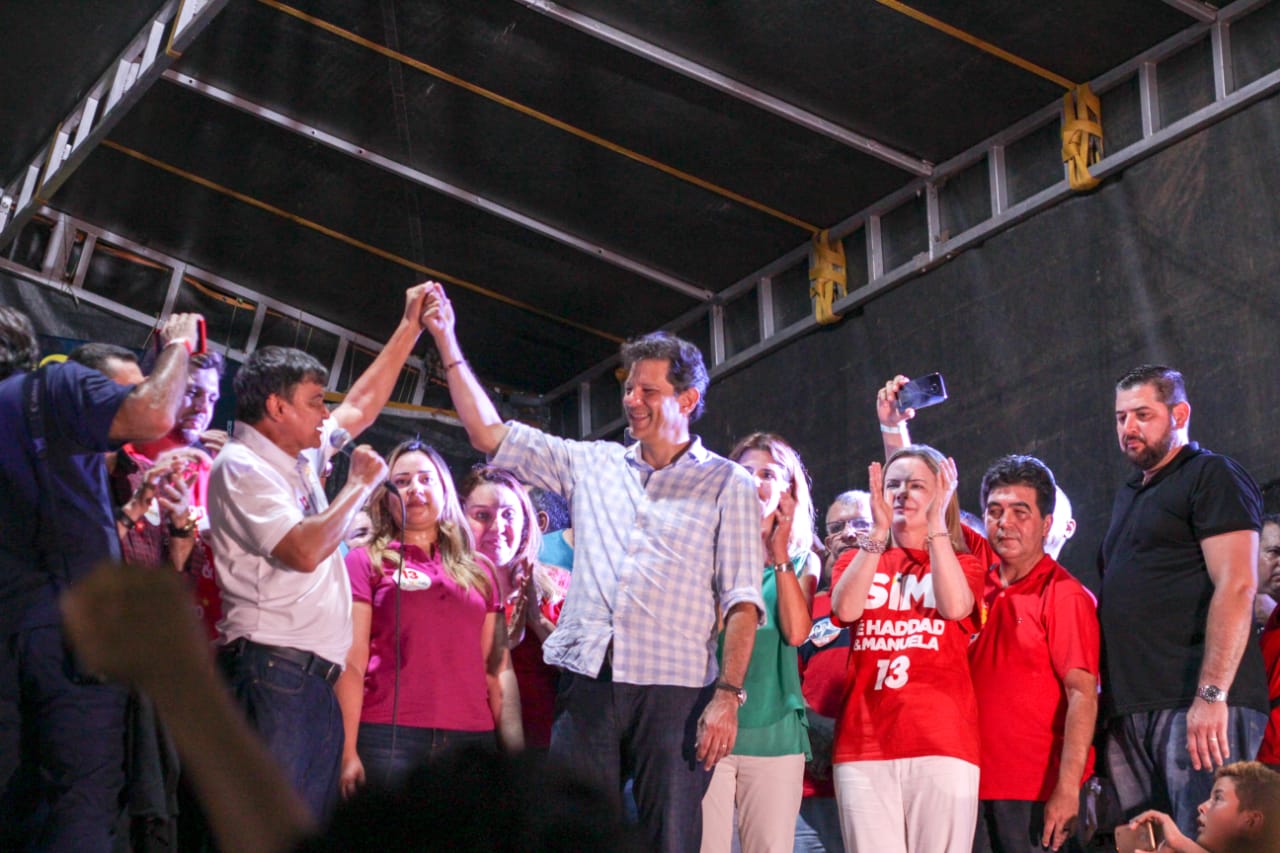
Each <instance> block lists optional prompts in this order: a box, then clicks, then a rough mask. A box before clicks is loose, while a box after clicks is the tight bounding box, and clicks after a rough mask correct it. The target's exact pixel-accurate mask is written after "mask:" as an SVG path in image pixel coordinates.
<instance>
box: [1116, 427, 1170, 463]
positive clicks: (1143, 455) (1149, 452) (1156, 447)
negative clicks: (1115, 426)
mask: <svg viewBox="0 0 1280 853" xmlns="http://www.w3.org/2000/svg"><path fill="white" fill-rule="evenodd" d="M1172 447H1173V433H1172V432H1170V433H1169V434H1168V435H1167V436H1165V439H1164V441H1162V442H1160V443H1159V444H1145V445H1143V447H1142V449H1141V450H1139V451H1137V452H1136V453H1130V452H1129V450H1128V449H1127V448H1126V449H1125V452H1124V455H1125V456H1127V457H1128V458H1129V461H1130V462H1132V463H1133V464H1134V466H1135V467H1137V468H1138V470H1140V471H1149V470H1151V469H1152V468H1154V467H1155V466H1156V465H1159V464H1160V460H1161V459H1164V457H1165V455H1166V454H1168V452H1169V449H1170V448H1172Z"/></svg>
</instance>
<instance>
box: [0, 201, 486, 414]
mask: <svg viewBox="0 0 1280 853" xmlns="http://www.w3.org/2000/svg"><path fill="white" fill-rule="evenodd" d="M32 214H33V215H37V214H38V215H39V216H41V217H44V218H46V219H48V220H50V221H51V222H52V223H53V226H52V228H51V229H50V236H49V242H48V245H47V246H45V249H44V254H43V257H42V259H41V264H40V269H38V270H37V269H32V268H30V267H27V266H25V265H23V264H20V263H17V262H16V261H12V260H10V259H8V258H6V257H2V256H0V271H3V272H7V273H9V274H10V275H13V276H14V277H16V278H21V279H23V280H25V281H29V282H32V283H34V284H38V285H41V286H44V287H47V288H49V289H51V290H56V291H58V292H59V293H63V294H67V295H69V296H71V297H72V298H74V299H77V300H83V301H85V302H87V303H89V304H91V305H94V306H96V307H98V308H102V309H103V310H105V311H109V312H110V313H112V314H115V315H117V316H120V317H123V318H125V319H126V320H132V321H133V322H135V323H138V324H139V325H140V326H142V327H143V328H154V327H155V326H156V325H157V323H158V322H160V321H161V320H163V319H164V318H166V317H168V316H169V315H170V314H171V313H173V310H174V305H175V304H176V303H177V299H178V292H179V290H180V289H181V287H182V280H183V279H184V278H185V277H187V276H191V277H193V278H195V279H197V280H199V281H201V282H203V283H206V284H208V285H210V286H211V287H213V288H215V289H216V290H218V291H221V292H223V293H225V294H227V295H229V296H236V297H240V298H243V299H246V300H249V301H250V302H252V303H254V305H255V308H254V315H253V321H252V325H251V327H250V330H249V334H248V337H247V338H246V340H245V346H244V349H234V348H231V347H230V346H228V345H227V344H226V342H224V341H217V340H214V339H212V338H211V339H210V344H211V345H214V346H215V348H217V349H219V350H220V351H222V352H223V353H224V354H225V355H226V357H228V358H231V359H234V360H236V361H241V362H243V361H244V360H245V358H246V357H248V355H249V353H251V352H253V350H254V349H255V348H256V347H257V343H258V338H259V336H260V334H261V332H262V327H263V323H264V321H265V319H266V315H267V311H268V310H274V311H276V312H277V313H280V314H283V315H285V316H287V317H289V318H290V319H294V320H297V321H298V322H300V323H306V324H307V325H309V326H314V327H315V328H317V329H320V330H321V331H324V332H328V333H329V334H331V335H334V336H335V337H336V338H337V339H338V345H337V349H336V351H335V353H334V357H333V363H332V364H329V365H328V368H329V387H328V389H327V390H329V391H333V392H336V391H337V390H338V389H337V382H338V380H339V378H340V375H341V373H342V366H343V364H344V363H345V362H346V358H347V353H348V351H349V350H350V349H351V347H352V346H360V347H362V348H364V349H366V350H370V351H372V352H379V351H380V350H381V349H382V346H383V345H382V343H381V342H379V341H375V340H373V339H372V338H369V337H367V336H365V335H362V334H360V333H358V332H354V331H352V330H350V329H347V328H345V327H343V326H339V325H337V324H335V323H331V322H329V321H328V320H325V319H323V318H321V317H317V316H315V315H314V314H309V313H307V312H305V311H299V310H298V309H297V308H294V307H293V306H291V305H289V304H288V303H285V302H281V301H280V300H278V299H273V298H272V297H269V296H265V295H263V294H261V293H258V292H257V291H255V290H252V289H250V288H248V287H244V286H243V285H240V284H237V283H235V282H233V281H230V280H228V279H226V278H223V277H221V276H219V275H216V274H214V273H211V272H209V271H208V270H205V269H201V268H200V267H196V266H194V265H191V264H188V263H186V262H185V261H182V260H180V259H178V258H175V257H173V256H172V255H166V254H164V253H163V252H158V251H156V250H155V249H152V248H150V247H148V246H144V245H142V244H140V243H137V242H135V241H133V240H130V239H129V238H128V237H124V236H122V235H120V234H116V233H114V232H111V231H108V230H106V229H105V228H99V227H98V226H96V225H93V224H91V223H88V222H85V221H84V220H81V219H77V218H75V217H72V216H70V215H68V214H65V213H62V212H60V211H57V210H54V209H52V208H50V207H41V208H39V209H37V210H33V211H32ZM77 232H79V233H82V234H84V246H83V249H82V250H81V252H80V255H79V257H78V258H77V259H76V261H75V263H74V265H72V264H70V262H69V258H70V257H71V247H72V244H73V242H74V241H75V238H76V236H77ZM99 242H102V243H107V244H110V245H111V246H112V247H114V248H117V249H123V250H126V251H128V252H130V253H132V254H134V255H137V256H139V257H141V258H145V259H146V260H148V261H151V262H153V263H155V264H157V265H159V266H162V267H165V268H167V269H168V270H169V285H168V290H167V292H166V294H165V298H164V307H163V309H162V310H161V312H160V316H159V317H158V318H157V317H154V316H152V315H150V314H146V313H143V312H141V311H138V310H137V309H135V308H131V307H129V306H128V305H125V304H123V303H120V302H117V301H115V300H114V299H111V298H109V297H106V296H103V295H101V294H99V293H95V292H93V291H92V290H87V289H85V286H84V285H85V278H86V276H87V275H88V272H89V269H90V266H91V265H92V263H93V255H94V253H95V252H97V251H98V243H99ZM405 366H406V367H409V368H412V369H414V370H416V371H417V374H418V380H417V384H416V385H415V387H414V389H413V392H412V399H411V400H410V405H412V406H415V407H421V406H422V400H423V398H424V396H425V394H426V389H427V381H428V375H429V374H430V373H431V372H432V364H430V363H428V362H426V361H424V360H423V359H422V358H419V357H417V356H410V357H409V359H408V360H407V361H406V362H405ZM389 405H392V407H393V408H394V409H395V414H396V415H397V416H399V417H410V418H423V419H427V420H433V421H438V422H440V423H446V424H449V425H451V426H461V425H462V424H461V421H459V420H458V419H457V418H456V417H455V416H453V415H451V414H449V413H447V412H445V411H444V410H435V409H431V408H424V409H422V410H421V411H411V410H407V409H405V408H404V406H403V405H401V404H389Z"/></svg>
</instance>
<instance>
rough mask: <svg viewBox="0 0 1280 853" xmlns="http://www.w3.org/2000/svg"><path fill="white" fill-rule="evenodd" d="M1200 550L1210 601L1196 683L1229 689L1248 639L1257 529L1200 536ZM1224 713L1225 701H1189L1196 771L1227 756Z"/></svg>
mask: <svg viewBox="0 0 1280 853" xmlns="http://www.w3.org/2000/svg"><path fill="white" fill-rule="evenodd" d="M1200 550H1201V551H1202V552H1203V553H1204V561H1205V565H1206V566H1207V567H1208V569H1209V579H1210V580H1212V581H1213V598H1211V599H1210V600H1209V617H1208V620H1207V623H1206V626H1205V637H1204V660H1203V662H1202V663H1201V664H1200V681H1199V682H1198V683H1199V684H1200V685H1206V684H1212V685H1214V686H1216V687H1220V688H1222V689H1223V690H1228V689H1229V688H1230V687H1231V682H1232V681H1233V680H1234V679H1235V677H1236V667H1238V666H1239V665H1240V658H1241V656H1242V655H1243V654H1244V648H1245V645H1246V644H1247V643H1248V642H1249V633H1250V626H1251V624H1252V621H1251V620H1252V618H1253V593H1254V589H1255V587H1256V586H1257V583H1258V576H1257V565H1258V533H1257V531H1254V530H1233V531H1231V532H1230V533H1220V534H1218V535H1217V536H1210V537H1209V538H1207V539H1202V540H1201V541H1200ZM1227 698H1228V700H1229V699H1230V696H1228V697H1227ZM1227 716H1228V715H1227V703H1226V702H1206V701H1205V700H1203V699H1200V698H1198V697H1197V698H1196V699H1195V700H1194V701H1193V702H1192V703H1191V709H1190V710H1189V711H1188V712H1187V750H1188V751H1189V752H1190V753H1191V764H1192V766H1194V767H1195V768H1196V769H1197V770H1201V769H1212V768H1214V767H1220V766H1222V765H1223V764H1224V763H1225V762H1226V761H1227V759H1229V758H1230V757H1231V750H1230V749H1229V747H1228V744H1229V743H1230V741H1229V740H1228V739H1227ZM1242 757H1243V758H1252V756H1242Z"/></svg>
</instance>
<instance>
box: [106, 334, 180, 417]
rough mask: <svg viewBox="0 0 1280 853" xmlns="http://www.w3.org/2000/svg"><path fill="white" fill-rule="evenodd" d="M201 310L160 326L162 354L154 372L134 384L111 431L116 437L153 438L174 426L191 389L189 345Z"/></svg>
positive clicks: (117, 413) (157, 360)
mask: <svg viewBox="0 0 1280 853" xmlns="http://www.w3.org/2000/svg"><path fill="white" fill-rule="evenodd" d="M199 320H200V315H199V314H171V315H170V316H169V319H168V320H165V321H164V325H163V326H162V327H161V328H160V331H159V333H158V334H159V336H160V344H161V350H160V357H159V358H158V359H156V366H155V367H154V368H153V369H152V371H151V375H150V376H148V377H147V378H146V379H144V380H142V381H141V382H139V383H138V384H137V385H135V386H133V390H132V391H130V392H129V396H128V397H125V399H124V402H123V403H121V404H120V408H119V409H117V410H116V415H115V417H114V418H112V420H111V430H110V432H109V433H108V434H109V435H110V437H111V440H112V441H151V440H153V439H157V438H159V437H160V436H162V435H164V434H165V433H167V432H168V431H169V430H171V429H173V423H174V419H175V418H176V417H177V415H178V407H179V406H180V405H181V404H182V397H183V395H184V394H186V393H187V363H188V361H189V360H190V358H191V356H190V354H189V351H188V345H191V346H194V345H195V342H196V339H197V337H198V331H197V328H198V322H199Z"/></svg>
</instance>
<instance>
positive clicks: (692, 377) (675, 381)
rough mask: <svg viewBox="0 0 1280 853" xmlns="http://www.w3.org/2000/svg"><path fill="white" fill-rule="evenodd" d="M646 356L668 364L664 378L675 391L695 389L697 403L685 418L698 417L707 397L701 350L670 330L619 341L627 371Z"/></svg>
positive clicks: (705, 370)
mask: <svg viewBox="0 0 1280 853" xmlns="http://www.w3.org/2000/svg"><path fill="white" fill-rule="evenodd" d="M648 359H654V360H659V361H661V360H665V361H666V362H667V363H668V364H669V365H670V367H668V368H667V381H668V382H670V383H671V386H672V387H673V388H675V389H676V393H677V394H679V393H681V392H682V391H684V390H685V389H687V388H696V389H698V405H696V406H694V407H693V411H692V412H690V413H689V422H690V423H693V422H694V421H696V420H697V419H698V418H700V417H702V404H703V402H704V401H705V400H706V398H707V385H708V384H709V383H710V378H709V377H708V376H707V365H706V363H705V362H704V361H703V360H702V351H701V350H699V349H698V348H697V347H696V346H694V345H693V344H691V343H689V342H688V341H686V340H684V339H682V338H677V337H676V336H675V335H673V334H671V333H670V332H650V333H649V334H647V335H641V336H640V337H638V338H632V339H631V340H629V341H627V342H626V343H624V344H623V345H622V367H623V369H624V370H628V371H630V370H631V366H632V365H634V364H635V363H636V362H637V361H645V360H648Z"/></svg>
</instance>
